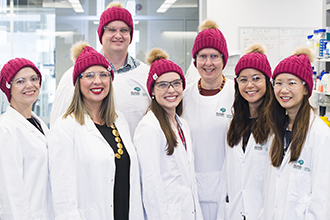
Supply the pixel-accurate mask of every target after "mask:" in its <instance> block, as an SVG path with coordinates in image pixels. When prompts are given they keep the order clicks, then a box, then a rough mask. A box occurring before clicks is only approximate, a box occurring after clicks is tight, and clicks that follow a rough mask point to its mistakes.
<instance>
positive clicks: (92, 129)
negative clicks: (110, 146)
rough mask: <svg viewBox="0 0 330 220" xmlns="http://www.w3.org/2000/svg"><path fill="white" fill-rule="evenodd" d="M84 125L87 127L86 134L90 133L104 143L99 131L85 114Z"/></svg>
mask: <svg viewBox="0 0 330 220" xmlns="http://www.w3.org/2000/svg"><path fill="white" fill-rule="evenodd" d="M85 125H86V127H87V130H88V132H90V133H91V134H92V135H94V136H96V137H99V138H101V139H102V140H104V141H106V140H105V139H104V138H103V136H102V134H101V133H100V131H99V130H98V129H97V127H96V126H95V124H94V122H93V121H92V119H91V118H90V117H89V115H87V114H85ZM107 143H108V142H107Z"/></svg>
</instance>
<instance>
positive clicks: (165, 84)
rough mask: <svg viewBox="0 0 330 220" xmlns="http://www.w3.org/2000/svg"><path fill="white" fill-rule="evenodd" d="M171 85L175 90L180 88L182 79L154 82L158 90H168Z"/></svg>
mask: <svg viewBox="0 0 330 220" xmlns="http://www.w3.org/2000/svg"><path fill="white" fill-rule="evenodd" d="M170 86H172V87H173V88H174V89H175V90H178V89H180V88H182V79H176V80H173V81H172V82H167V81H161V82H156V83H155V88H156V89H158V90H168V89H169V88H170Z"/></svg>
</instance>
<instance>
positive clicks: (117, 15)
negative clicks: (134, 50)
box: [97, 3, 134, 44]
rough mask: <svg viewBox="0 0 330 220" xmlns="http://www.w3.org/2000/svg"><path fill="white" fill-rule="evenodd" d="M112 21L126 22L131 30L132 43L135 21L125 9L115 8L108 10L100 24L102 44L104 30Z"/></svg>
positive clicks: (99, 31)
mask: <svg viewBox="0 0 330 220" xmlns="http://www.w3.org/2000/svg"><path fill="white" fill-rule="evenodd" d="M110 4H111V3H110ZM108 7H109V6H108ZM111 21H123V22H125V23H126V24H127V26H128V27H129V28H130V29H131V33H130V34H131V42H132V39H133V31H134V26H133V19H132V15H131V13H129V11H128V10H127V9H125V8H122V7H116V6H113V7H110V8H107V9H106V10H105V11H104V12H103V13H102V15H101V17H100V24H99V27H98V29H97V33H98V35H99V40H100V43H101V44H102V36H103V32H104V29H103V28H104V27H105V26H106V25H107V24H108V23H109V22H111Z"/></svg>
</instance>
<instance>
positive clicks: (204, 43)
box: [192, 20, 228, 69]
mask: <svg viewBox="0 0 330 220" xmlns="http://www.w3.org/2000/svg"><path fill="white" fill-rule="evenodd" d="M202 27H203V29H204V30H203V31H201V32H200V33H199V34H198V35H197V37H196V38H195V42H194V46H193V49H192V57H193V59H196V55H197V53H198V52H199V51H200V50H202V49H204V48H213V49H216V50H218V51H219V52H220V53H221V54H222V55H223V69H224V68H225V66H226V64H227V60H228V49H227V42H226V39H225V37H224V36H223V34H222V33H221V31H220V30H219V29H218V26H217V25H216V23H215V22H214V21H211V20H206V21H204V23H203V24H202ZM194 64H195V66H196V62H194Z"/></svg>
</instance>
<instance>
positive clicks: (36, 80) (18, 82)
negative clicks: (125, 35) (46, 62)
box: [11, 74, 40, 87]
mask: <svg viewBox="0 0 330 220" xmlns="http://www.w3.org/2000/svg"><path fill="white" fill-rule="evenodd" d="M28 81H30V82H31V84H32V85H35V86H37V85H39V84H40V77H39V75H38V74H36V75H33V76H31V77H30V79H28V78H16V79H13V80H12V81H11V84H12V85H13V86H15V87H25V86H26V85H27V83H28Z"/></svg>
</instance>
